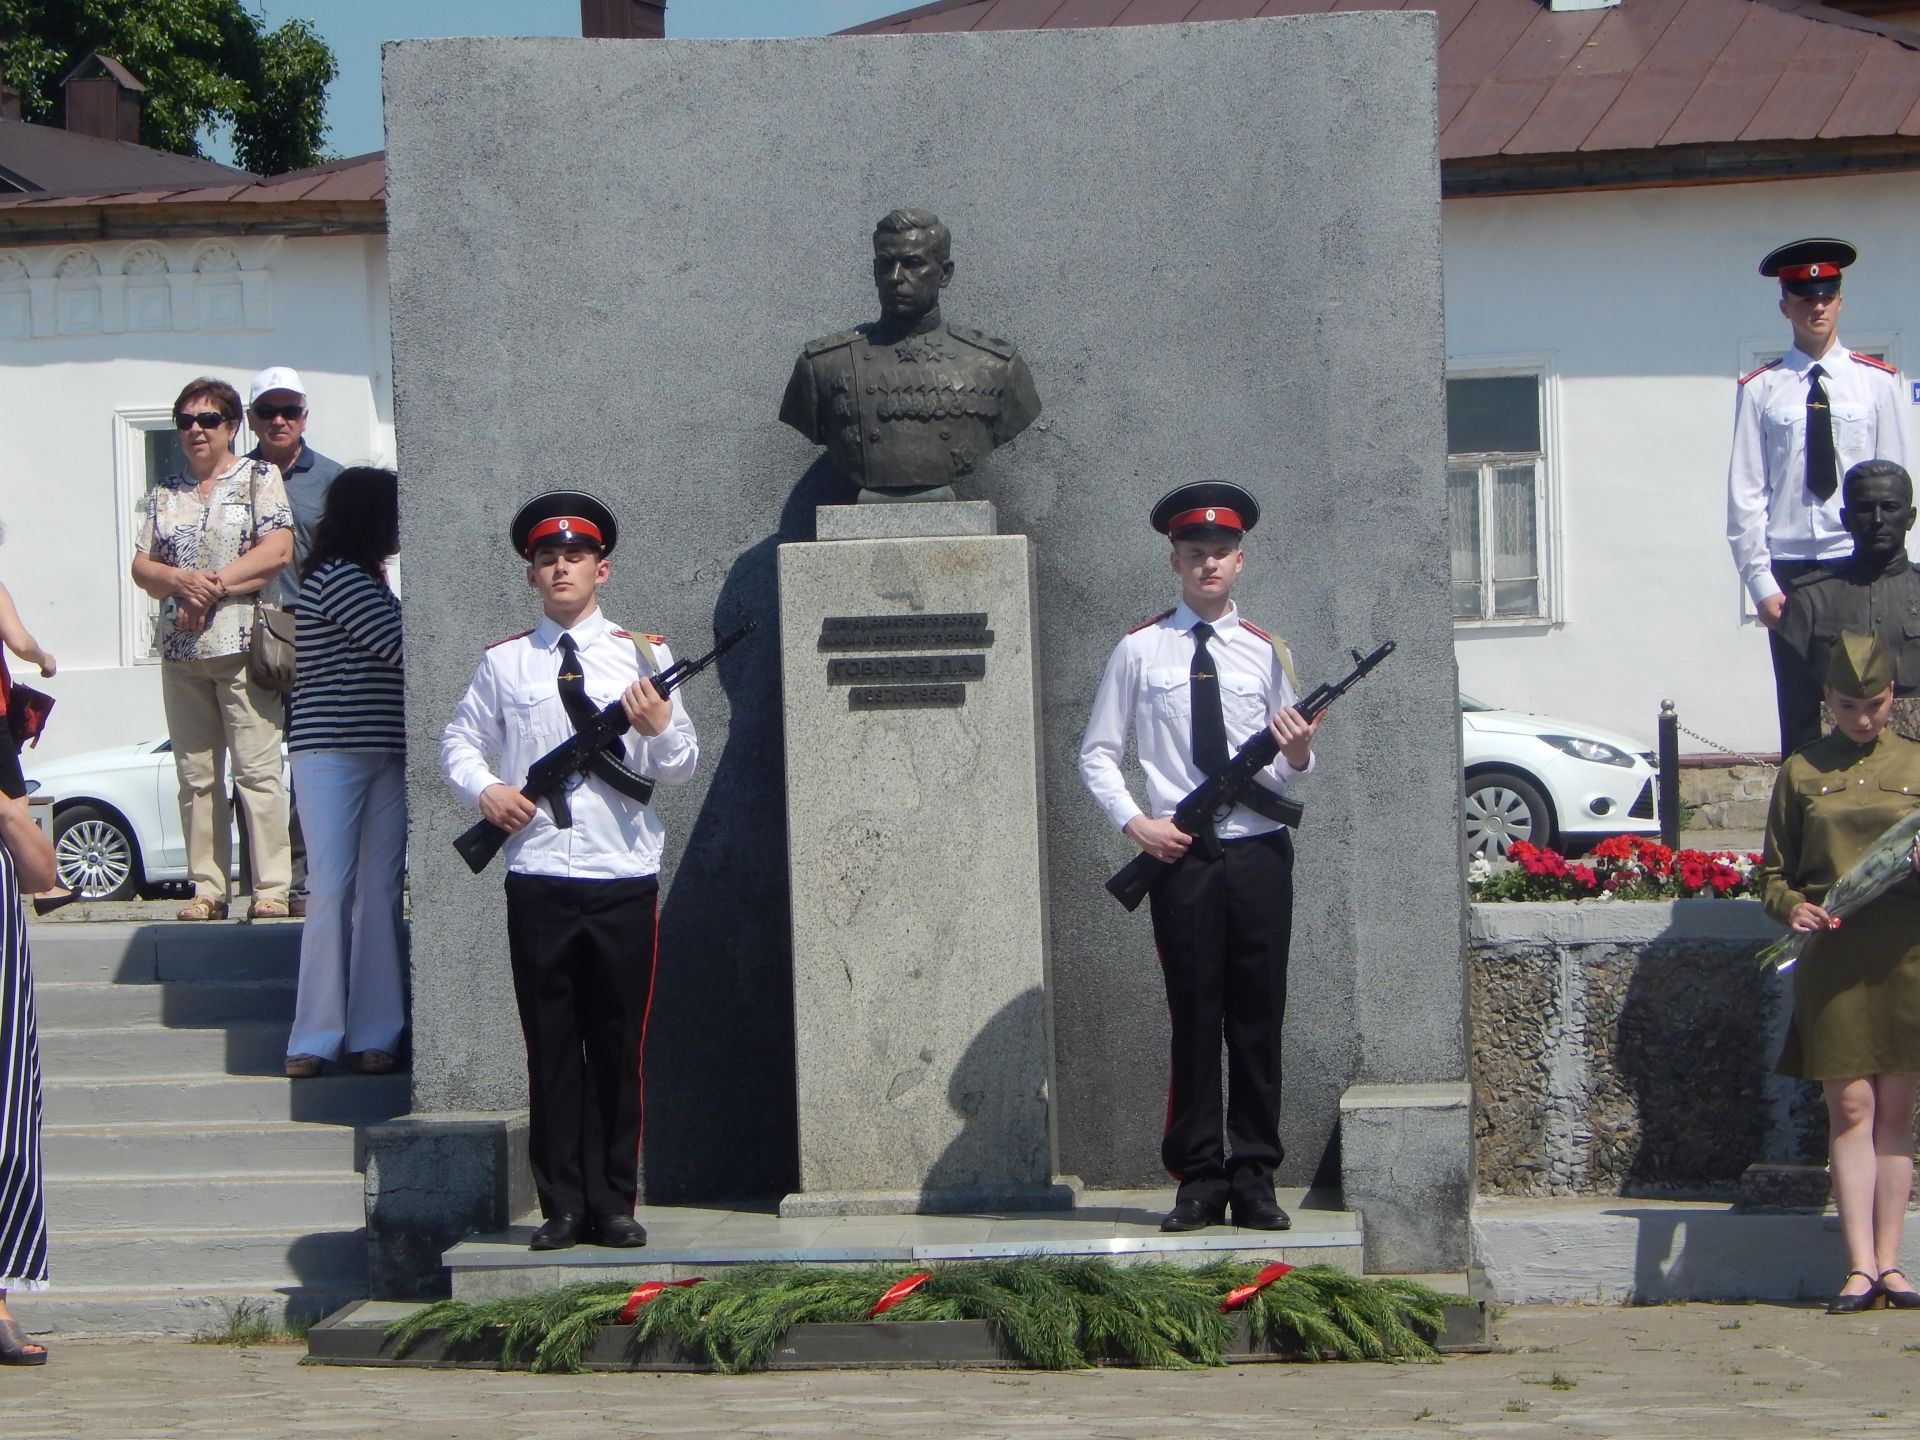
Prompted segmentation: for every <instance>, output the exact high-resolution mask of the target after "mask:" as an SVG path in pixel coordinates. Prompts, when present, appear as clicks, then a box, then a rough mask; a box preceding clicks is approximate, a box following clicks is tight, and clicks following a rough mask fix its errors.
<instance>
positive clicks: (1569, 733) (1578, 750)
mask: <svg viewBox="0 0 1920 1440" xmlns="http://www.w3.org/2000/svg"><path fill="white" fill-rule="evenodd" d="M1460 710H1461V716H1460V732H1461V734H1460V739H1461V752H1462V754H1461V758H1462V761H1463V763H1464V765H1465V769H1466V778H1467V790H1466V805H1465V807H1464V808H1463V810H1462V812H1461V817H1462V822H1463V824H1464V825H1465V828H1466V833H1467V850H1468V853H1470V854H1474V855H1486V856H1488V857H1490V858H1495V859H1497V858H1499V857H1500V856H1503V855H1505V854H1506V853H1507V847H1508V846H1509V845H1511V844H1512V843H1513V842H1514V841H1515V840H1525V841H1527V842H1529V843H1530V844H1534V845H1552V846H1556V847H1558V848H1561V849H1565V848H1567V847H1568V846H1569V845H1572V846H1574V847H1576V848H1578V847H1580V846H1584V845H1586V844H1588V843H1590V842H1592V841H1595V840H1600V839H1604V838H1605V837H1606V836H1608V835H1653V834H1657V833H1659V830H1660V821H1659V818H1658V817H1657V815H1656V814H1655V806H1654V792H1655V788H1656V787H1655V785H1654V779H1655V776H1656V771H1655V767H1654V756H1653V754H1652V753H1651V752H1650V751H1648V750H1647V749H1645V748H1644V747H1643V746H1641V745H1640V744H1639V743H1638V742H1636V741H1634V740H1631V739H1629V738H1627V737H1626V736H1624V735H1616V734H1614V733H1613V732H1612V731H1611V730H1596V729H1594V728H1593V727H1592V726H1591V725H1575V724H1574V723H1572V722H1571V721H1568V720H1556V719H1554V718H1553V717H1552V716H1550V715H1528V714H1526V713H1524V712H1522V711H1519V710H1502V709H1500V708H1499V707H1498V706H1494V705H1486V704H1483V703H1481V702H1480V701H1478V700H1474V699H1470V698H1469V697H1468V696H1465V695H1462V696H1461V697H1460Z"/></svg>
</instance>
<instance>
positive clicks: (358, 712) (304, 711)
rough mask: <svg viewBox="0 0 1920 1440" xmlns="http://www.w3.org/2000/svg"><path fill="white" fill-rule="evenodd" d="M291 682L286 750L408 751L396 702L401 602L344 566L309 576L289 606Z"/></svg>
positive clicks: (329, 565) (333, 563) (333, 564)
mask: <svg viewBox="0 0 1920 1440" xmlns="http://www.w3.org/2000/svg"><path fill="white" fill-rule="evenodd" d="M294 608H295V610H296V611H297V612H298V614H299V629H298V630H297V631H296V633H295V639H294V658H295V673H296V676H297V678H296V680H295V681H294V687H293V704H292V706H291V715H290V717H289V719H288V722H287V749H289V750H392V751H395V752H397V753H401V754H404V753H405V752H406V748H407V739H406V721H405V715H404V712H403V709H402V702H401V671H400V658H401V656H400V601H399V600H398V599H397V598H396V597H395V595H394V593H393V591H391V590H389V589H388V588H387V587H386V585H385V583H384V582H382V581H381V580H379V579H376V578H375V577H374V576H372V575H369V574H368V573H367V572H366V571H365V570H362V569H361V568H360V567H359V566H358V565H355V564H354V563H353V562H352V561H350V560H341V559H333V560H328V561H327V562H325V563H324V564H323V565H321V567H320V568H319V569H318V570H315V571H314V572H313V573H312V574H311V575H309V576H307V578H306V580H305V581H304V582H302V584H301V586H300V595H299V598H298V600H297V601H296V602H295V606H294Z"/></svg>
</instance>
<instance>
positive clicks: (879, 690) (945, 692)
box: [847, 685, 967, 710]
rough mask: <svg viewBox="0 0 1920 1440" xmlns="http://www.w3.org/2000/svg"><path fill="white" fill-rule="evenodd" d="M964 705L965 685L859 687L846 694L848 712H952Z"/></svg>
mask: <svg viewBox="0 0 1920 1440" xmlns="http://www.w3.org/2000/svg"><path fill="white" fill-rule="evenodd" d="M966 703H967V687H966V686H964V685H861V686H857V687H856V688H854V689H852V690H849V691H848V692H847V708H848V709H849V710H951V709H953V708H955V707H956V706H960V705H964V704H966Z"/></svg>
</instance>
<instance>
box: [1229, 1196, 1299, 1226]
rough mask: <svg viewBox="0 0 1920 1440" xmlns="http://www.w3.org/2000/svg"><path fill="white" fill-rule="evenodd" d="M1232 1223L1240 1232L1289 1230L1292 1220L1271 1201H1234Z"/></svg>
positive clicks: (1277, 1204) (1275, 1202) (1276, 1203)
mask: <svg viewBox="0 0 1920 1440" xmlns="http://www.w3.org/2000/svg"><path fill="white" fill-rule="evenodd" d="M1233 1223H1234V1224H1235V1225H1237V1226H1239V1227H1240V1228H1241V1229H1242V1230H1291V1229H1292V1228H1293V1218H1292V1217H1291V1216H1290V1215H1288V1214H1287V1212H1286V1211H1284V1210H1282V1209H1281V1208H1280V1206H1279V1203H1278V1202H1277V1201H1273V1200H1236V1201H1234V1202H1233Z"/></svg>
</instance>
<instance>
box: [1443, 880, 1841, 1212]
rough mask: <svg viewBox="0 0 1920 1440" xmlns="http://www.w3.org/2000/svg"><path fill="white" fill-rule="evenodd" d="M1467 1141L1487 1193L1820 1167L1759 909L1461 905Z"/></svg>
mask: <svg viewBox="0 0 1920 1440" xmlns="http://www.w3.org/2000/svg"><path fill="white" fill-rule="evenodd" d="M1470 933H1471V936H1472V942H1473V948H1472V981H1471V996H1472V1001H1471V1004H1472V1024H1473V1038H1474V1050H1473V1056H1474V1058H1473V1082H1474V1098H1475V1112H1474V1131H1475V1136H1476V1139H1477V1143H1478V1150H1479V1165H1480V1192H1481V1193H1482V1194H1487V1195H1644V1194H1650V1193H1660V1192H1684V1193H1698V1194H1710V1195H1719V1194H1730V1193H1731V1192H1732V1191H1733V1190H1734V1189H1735V1188H1736V1187H1737V1185H1738V1183H1739V1179H1740V1173H1741V1171H1743V1170H1744V1169H1746V1167H1747V1166H1748V1165H1749V1164H1751V1163H1753V1162H1755V1161H1773V1162H1782V1163H1806V1164H1819V1163H1823V1162H1824V1159H1825V1147H1826V1117H1825V1110H1824V1107H1823V1105H1822V1103H1821V1100H1820V1089H1819V1087H1818V1086H1817V1085H1810V1084H1801V1083H1799V1082H1795V1081H1790V1080H1785V1079H1783V1078H1781V1077H1780V1076H1777V1075H1775V1074H1774V1073H1773V1062H1774V1060H1775V1058H1776V1057H1777V1056H1778V1054H1779V1051H1780V1044H1781V1040H1782V1038H1783V1037H1784V1035H1785V1030H1786V1025H1787V1023H1788V1019H1789V1017H1790V1015H1791V1012H1792V990H1791V984H1790V980H1789V979H1787V978H1783V977H1775V976H1771V975H1763V974H1762V973H1761V970H1760V967H1759V966H1758V965H1757V964H1756V963H1755V961H1754V958H1753V957H1754V953H1755V952H1756V951H1757V950H1758V949H1759V947H1760V945H1761V944H1763V943H1764V942H1765V941H1768V940H1771V939H1772V938H1774V937H1775V936H1776V935H1778V934H1779V933H1780V932H1779V928H1778V927H1777V926H1775V925H1774V924H1773V923H1772V922H1771V921H1769V920H1768V919H1767V918H1766V916H1765V915H1764V913H1762V912H1761V910H1760V905H1759V902H1758V901H1755V900H1678V901H1670V902H1664V903H1654V902H1647V903H1633V904H1580V905H1573V904H1564V903H1563V904H1530V905H1476V906H1473V907H1472V921H1471V931H1470Z"/></svg>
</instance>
